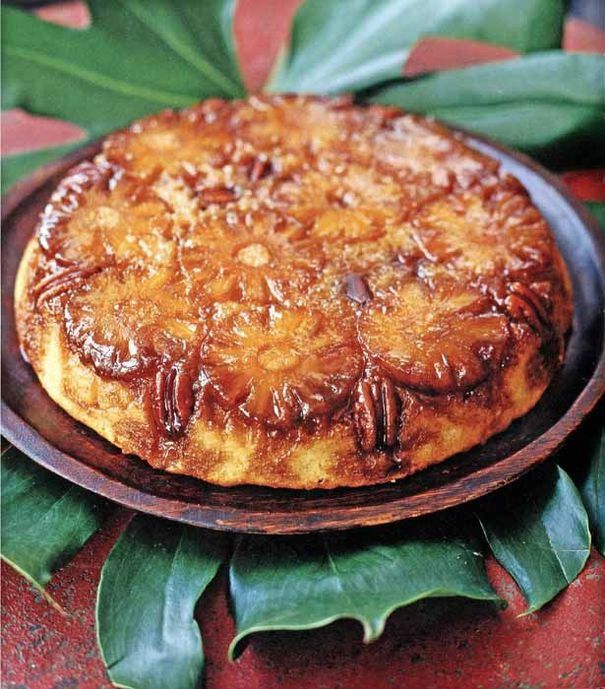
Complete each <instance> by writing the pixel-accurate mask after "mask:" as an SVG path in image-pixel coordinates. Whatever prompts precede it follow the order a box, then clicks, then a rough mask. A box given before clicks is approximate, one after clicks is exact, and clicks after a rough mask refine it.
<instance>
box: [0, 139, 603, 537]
mask: <svg viewBox="0 0 605 689" xmlns="http://www.w3.org/2000/svg"><path fill="white" fill-rule="evenodd" d="M450 129H452V130H454V131H458V132H460V134H461V135H462V136H463V137H464V139H465V142H466V143H468V144H470V145H471V146H474V147H475V148H478V149H480V150H483V151H485V152H486V153H487V154H489V152H490V150H491V151H494V150H495V151H497V152H500V153H502V154H504V155H505V156H507V157H509V158H511V159H513V160H514V161H516V162H517V163H520V164H521V165H522V166H523V167H526V168H528V169H529V170H531V171H532V172H533V173H535V174H537V175H538V176H539V177H541V178H542V179H543V180H544V181H546V182H547V184H548V185H549V186H551V187H554V189H555V190H556V191H557V192H558V193H559V194H560V195H561V196H562V197H563V198H564V200H565V201H566V203H567V204H568V205H569V206H570V207H571V209H572V211H573V212H574V213H575V214H576V215H577V216H578V217H579V219H580V221H581V224H582V226H583V228H584V230H586V231H587V232H588V234H589V236H590V238H591V240H592V243H593V245H594V248H595V252H596V255H595V257H594V259H595V264H596V267H597V270H598V273H599V277H600V281H601V289H602V290H603V292H604V293H605V244H604V242H603V238H602V236H601V233H600V228H599V226H598V224H597V222H596V220H595V219H594V218H593V217H592V216H591V215H590V213H589V212H588V211H587V210H586V208H585V207H584V205H583V204H582V203H581V202H579V201H578V200H576V199H575V198H574V197H573V196H572V195H571V194H570V192H569V191H568V190H567V188H566V187H565V185H564V184H563V183H562V182H561V181H560V180H559V179H558V178H557V177H556V176H555V175H553V174H552V173H550V172H548V171H547V170H545V169H544V168H543V167H542V166H541V165H539V164H538V163H536V162H535V161H534V160H532V159H531V158H529V157H528V156H526V155H524V154H522V153H519V152H517V151H511V150H510V149H508V148H506V147H504V146H501V145H500V144H498V143H496V142H494V141H492V140H490V139H489V138H487V137H483V136H479V135H476V134H473V133H469V132H467V131H465V130H462V129H459V128H455V127H451V126H450ZM99 146H100V141H93V142H91V143H89V144H87V145H85V146H83V147H81V148H79V149H76V150H75V151H72V152H71V153H69V154H68V155H66V156H63V157H62V158H60V159H58V160H57V161H55V162H52V163H49V164H47V165H44V166H42V167H40V168H39V169H38V170H36V171H35V172H34V173H32V174H31V175H30V176H28V177H27V178H25V179H24V180H22V181H20V182H18V183H16V184H15V185H14V186H13V187H12V189H11V191H10V193H9V194H8V195H6V196H5V197H3V199H2V201H3V203H2V222H4V221H5V220H6V219H7V218H8V217H9V216H10V215H11V214H12V213H13V212H14V211H15V210H16V209H17V208H18V207H19V206H20V205H21V204H22V203H23V202H24V201H26V200H27V198H28V197H29V196H31V195H32V194H33V193H35V192H36V191H37V190H38V189H39V188H40V187H41V186H43V185H44V184H45V183H46V182H47V181H48V178H49V177H51V176H52V175H53V174H54V173H55V172H57V171H59V170H61V169H65V167H66V166H68V165H70V164H75V163H76V162H79V161H80V160H84V159H86V158H89V157H91V156H93V155H94V154H95V153H96V152H97V151H98V149H99ZM604 394H605V339H604V343H603V347H602V349H601V352H600V354H599V357H598V360H597V362H596V364H595V367H594V370H593V373H592V376H591V377H590V379H589V380H588V381H587V382H586V384H585V385H584V387H583V389H582V390H581V392H580V393H579V394H578V396H577V397H576V399H575V400H574V402H573V403H572V404H571V406H570V407H569V408H568V409H567V411H566V412H565V413H564V414H563V416H561V418H560V419H559V420H558V421H557V422H556V423H555V424H553V425H552V426H551V427H550V428H548V429H547V430H546V431H545V432H544V433H542V434H541V435H540V436H538V437H536V438H534V439H533V440H531V441H530V442H529V443H528V444H527V445H525V446H523V447H522V448H520V449H519V450H517V451H516V452H513V453H512V454H510V455H508V456H507V457H504V458H502V459H500V460H498V461H497V462H496V463H492V464H489V465H487V466H485V467H481V468H479V469H477V470H476V471H474V472H473V473H471V474H468V475H465V476H462V477H460V478H458V479H455V480H454V481H452V482H450V483H447V484H444V485H441V486H438V487H436V488H433V489H431V498H432V501H431V504H430V505H429V504H427V495H426V491H421V492H420V493H416V494H412V495H403V496H401V497H399V498H397V497H395V498H393V499H391V500H389V501H388V502H387V503H380V504H368V505H340V504H338V501H334V504H333V505H330V506H329V508H327V509H326V508H311V509H308V510H307V511H306V512H304V513H300V512H297V513H292V512H287V511H284V512H279V511H272V512H270V513H269V512H267V511H265V510H258V509H255V507H254V506H253V505H245V506H242V507H238V506H237V505H231V506H229V508H228V509H225V510H220V509H218V508H217V507H216V506H215V505H205V504H203V503H202V502H200V503H191V502H187V501H185V500H178V499H171V498H166V497H162V496H158V495H154V494H152V493H149V492H146V491H144V490H141V489H139V488H136V487H134V486H128V485H125V484H124V483H122V482H121V481H120V480H119V479H117V478H114V477H112V476H108V475H107V474H105V473H104V472H102V471H100V470H98V469H96V468H94V467H92V466H90V465H88V464H86V463H85V462H83V461H81V460H79V459H78V458H77V457H76V456H74V455H70V454H67V453H65V452H63V451H61V450H59V449H58V448H56V447H55V446H54V445H53V444H52V443H51V442H49V441H48V440H46V439H45V438H44V437H43V436H42V435H41V434H40V433H39V432H38V431H37V430H36V429H35V428H34V427H32V426H31V425H30V424H29V423H27V422H26V421H25V420H24V419H22V418H21V417H20V416H18V414H16V413H15V411H13V409H12V408H11V407H10V406H9V405H8V404H7V402H6V401H5V399H4V386H3V392H2V402H1V405H0V413H1V416H2V419H1V428H2V434H3V435H4V436H5V437H6V438H7V440H8V441H9V442H11V443H12V444H13V445H15V447H17V448H18V449H20V450H21V451H22V452H24V453H25V454H26V455H27V456H28V457H30V458H31V459H33V460H34V461H36V462H37V463H38V464H40V465H41V466H43V467H45V468H47V469H49V470H51V471H53V472H54V473H56V474H58V475H59V476H62V477H63V478H65V479H67V480H69V481H71V482H72V483H75V484H77V485H79V486H81V487H82V488H85V489H88V490H90V491H92V492H94V493H96V494H98V495H101V496H103V497H106V498H109V499H110V500H113V501H115V502H117V503H119V504H121V505H124V506H125V507H129V508H131V509H134V510H138V511H141V512H147V513H149V514H152V515H156V516H159V517H164V518H168V519H173V520H177V521H181V522H184V523H187V524H191V525H193V526H201V527H205V528H210V529H215V530H220V531H232V532H243V533H273V534H297V533H308V532H311V531H326V530H344V529H350V528H354V527H359V526H375V525H380V524H386V523H391V522H395V521H401V520H403V519H408V518H413V517H418V516H421V515H424V514H428V513H432V512H437V511H441V510H443V509H447V508H449V507H453V506H455V505H459V504H463V503H466V502H468V501H470V500H474V499H476V498H478V497H481V496H483V495H485V494H487V493H490V492H492V491H494V490H497V489H498V488H501V487H502V486H504V485H506V484H508V483H510V482H511V481H514V480H516V479H517V478H519V477H520V476H521V475H522V474H524V473H525V472H527V471H529V470H530V469H531V468H533V467H535V466H536V465H538V464H540V463H541V462H543V461H544V460H546V459H547V458H548V457H549V456H550V455H551V454H552V453H553V452H555V451H556V450H557V449H558V448H559V447H560V446H561V445H562V444H563V443H564V442H565V440H566V439H567V438H568V437H569V435H570V434H572V433H573V432H574V431H575V430H576V429H577V428H578V427H579V426H580V424H581V423H582V421H583V420H584V419H585V418H586V417H587V416H588V415H589V414H590V413H591V411H592V410H593V409H594V408H595V406H596V405H597V403H598V402H599V401H600V399H601V398H602V397H603V395H604ZM73 422H74V424H77V423H78V422H76V421H75V420H74V421H73ZM496 465H497V466H498V469H499V471H498V472H496V475H493V474H494V467H495V466H496ZM150 470H151V468H150ZM199 484H200V486H201V487H203V486H204V485H207V484H204V482H202V481H199ZM247 488H248V489H249V491H250V494H251V495H252V496H253V494H254V491H255V490H257V488H256V487H255V486H249V487H247ZM375 488H378V486H368V487H366V488H362V489H359V488H357V489H352V490H356V491H359V490H363V491H368V493H370V492H371V491H372V490H374V489H375ZM223 490H226V491H228V490H229V489H228V488H225V489H223ZM345 490H346V489H345ZM286 492H288V491H286ZM290 492H292V493H294V492H296V493H301V491H290ZM325 492H326V494H327V498H326V499H327V500H328V501H329V492H328V491H325ZM454 493H455V495H454ZM201 497H202V498H203V492H202V493H201Z"/></svg>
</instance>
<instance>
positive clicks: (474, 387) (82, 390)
mask: <svg viewBox="0 0 605 689" xmlns="http://www.w3.org/2000/svg"><path fill="white" fill-rule="evenodd" d="M15 300H16V301H15V303H16V317H17V325H18V332H19V337H20V341H21V345H22V349H23V352H24V354H25V355H26V357H27V359H28V360H29V362H30V363H31V366H32V367H33V369H34V371H35V373H36V374H37V376H38V378H39V380H40V383H41V384H42V386H43V387H44V389H45V390H46V392H47V393H48V394H49V395H50V397H51V398H52V399H53V400H54V401H55V402H56V403H57V404H58V405H59V406H60V407H62V408H63V409H64V410H65V411H66V412H67V413H68V414H70V415H71V416H72V417H74V418H75V419H77V420H78V421H80V422H81V423H83V424H85V425H86V426H87V427H89V428H90V429H93V430H94V431H96V432H97V433H98V434H100V435H101V436H103V437H104V438H106V439H108V440H109V441H111V442H112V443H114V444H115V445H117V446H118V447H119V448H120V449H121V450H122V451H123V452H125V453H129V454H134V455H137V456H138V457H139V458H141V459H142V460H145V461H147V462H148V463H149V464H151V465H152V466H153V467H154V468H156V469H158V470H163V471H166V472H174V473H179V474H186V475H190V476H194V477H197V478H199V479H203V480H205V481H208V482H211V483H214V484H219V485H223V486H231V485H237V484H255V485H262V486H269V487H285V488H297V489H312V488H335V487H344V486H360V485H370V484H377V483H383V482H386V481H393V480H397V479H402V478H404V477H405V476H408V475H410V474H412V473H414V472H417V471H419V470H421V469H424V468H425V467H427V466H429V465H431V464H435V463H437V462H441V461H444V460H446V459H447V458H449V457H451V456H452V455H455V454H458V453H461V452H464V451H465V450H468V449H469V448H472V447H473V446H475V445H477V444H480V443H483V442H485V441H486V440H487V439H488V438H490V437H492V436H493V435H495V434H497V433H499V432H501V431H502V430H504V429H505V428H507V427H508V426H509V425H510V423H511V422H512V421H513V420H514V419H516V418H518V417H520V416H522V415H524V414H526V413H527V412H528V411H529V410H530V409H531V408H532V407H533V406H534V405H535V404H536V403H537V401H538V400H539V399H540V397H541V396H542V394H543V392H544V391H545V389H546V388H547V386H548V385H549V383H550V382H551V380H552V378H553V376H554V374H555V373H556V371H557V368H558V367H559V365H560V363H561V361H562V360H563V357H564V351H565V336H566V333H567V331H568V330H569V327H570V322H571V314H572V303H571V289H570V281H569V278H568V275H567V272H566V268H565V265H564V263H563V260H562V258H561V256H560V254H559V251H558V249H557V247H556V244H555V241H554V239H553V237H552V235H551V233H550V231H549V228H548V225H547V223H546V221H545V220H544V218H543V217H542V216H541V214H540V212H539V211H538V210H537V209H536V207H535V206H534V205H533V204H532V201H531V199H530V198H529V195H528V193H527V192H526V190H525V189H524V188H523V186H522V185H521V184H520V183H519V182H518V181H517V180H516V179H515V178H514V177H512V176H511V175H509V174H507V173H506V172H504V171H502V170H501V169H500V166H499V164H498V162H497V161H495V160H493V159H491V158H489V157H487V156H485V155H483V154H482V153H480V152H478V151H476V150H474V149H473V148H471V147H470V146H469V145H467V144H466V143H465V141H464V138H463V137H462V136H461V135H460V134H458V133H455V132H453V131H451V130H449V129H447V128H446V127H444V126H442V125H440V124H438V123H436V122H434V121H432V120H430V119H425V118H422V117H419V116H415V115H411V114H407V113H405V112H403V111H401V110H399V109H397V108H393V107H390V106H388V107H386V106H377V105H372V106H363V105H357V104H355V103H354V102H353V101H352V100H351V99H350V98H348V97H338V98H319V97H311V96H296V95H292V96H251V97H249V98H248V99H246V100H242V101H223V100H219V99H211V100H206V101H204V102H202V103H199V104H197V105H194V106H192V107H190V108H187V109H185V110H181V111H166V112H162V113H159V114H158V115H154V116H151V117H148V118H146V119H143V120H141V121H138V122H135V123H134V124H132V125H131V126H130V127H129V128H127V129H125V130H123V131H119V132H117V133H114V134H111V135H110V136H108V137H107V139H106V140H105V141H104V142H103V145H102V149H101V151H100V153H99V154H98V155H97V156H96V157H95V158H94V159H93V160H90V161H85V162H82V163H80V164H79V165H77V166H76V167H74V168H73V169H71V170H70V171H69V172H68V173H67V174H66V176H65V177H64V179H63V180H62V181H61V183H60V184H59V186H58V187H57V189H56V190H55V192H54V193H53V194H52V196H51V198H50V200H49V202H48V204H47V205H46V207H45V209H44V211H43V213H42V214H41V217H40V221H39V224H38V226H37V229H36V233H35V236H34V237H33V238H32V239H31V241H30V243H29V244H28V246H27V249H26V251H25V253H24V256H23V259H22V262H21V266H20V269H19V274H18V277H17V284H16V294H15Z"/></svg>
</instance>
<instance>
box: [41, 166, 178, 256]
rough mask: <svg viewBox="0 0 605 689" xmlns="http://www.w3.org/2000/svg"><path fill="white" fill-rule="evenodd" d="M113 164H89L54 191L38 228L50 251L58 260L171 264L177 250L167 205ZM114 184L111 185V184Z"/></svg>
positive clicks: (77, 169)
mask: <svg viewBox="0 0 605 689" xmlns="http://www.w3.org/2000/svg"><path fill="white" fill-rule="evenodd" d="M113 172H114V171H113V170H112V168H110V167H108V166H107V165H105V164H103V165H100V164H99V165H98V164H94V163H83V164H81V165H78V166H77V167H76V168H74V169H73V170H72V171H71V173H70V175H69V176H68V177H67V178H66V179H65V180H64V181H63V183H62V184H61V185H60V187H59V188H58V189H57V191H56V192H55V193H54V194H53V197H52V199H51V201H52V202H51V203H50V204H49V205H48V206H47V207H46V208H45V210H44V213H43V215H42V218H41V221H40V225H39V227H38V241H39V243H40V246H41V247H42V249H43V251H44V252H45V254H46V255H47V256H48V257H50V258H54V259H55V260H56V261H57V262H58V263H60V264H63V265H69V264H73V263H77V264H79V265H85V266H95V265H103V264H107V263H115V262H133V261H136V262H138V263H141V264H149V263H155V264H161V263H165V262H166V261H167V260H169V259H170V257H172V255H173V251H174V245H173V242H172V240H171V229H172V222H171V220H170V217H169V215H168V213H167V210H166V204H165V203H164V202H163V201H162V200H161V199H160V198H159V197H157V196H156V195H155V194H153V193H152V192H150V191H149V190H148V189H141V188H140V187H139V186H138V184H137V183H136V182H134V181H133V180H132V179H127V178H122V179H119V180H118V179H113V178H112V174H113ZM110 187H111V189H110Z"/></svg>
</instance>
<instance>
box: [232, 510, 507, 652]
mask: <svg viewBox="0 0 605 689" xmlns="http://www.w3.org/2000/svg"><path fill="white" fill-rule="evenodd" d="M433 524H435V522H434V521H433ZM462 533H463V532H458V530H457V528H451V529H448V531H447V532H443V531H441V530H439V529H437V528H436V527H433V528H429V527H427V526H424V527H422V526H421V525H420V524H418V523H414V522H412V523H411V524H409V525H407V526H406V527H403V526H399V527H397V529H395V530H392V529H391V530H389V531H385V530H380V531H370V532H360V531H356V532H351V533H348V534H344V535H330V536H324V535H319V536H316V537H309V538H300V537H299V538H275V537H273V538H263V537H255V538H246V539H242V540H240V541H239V543H238V546H237V548H236V550H235V553H234V556H233V558H232V561H231V569H230V588H231V597H232V601H233V606H234V612H235V621H236V626H237V636H236V637H235V639H234V640H233V642H232V644H231V647H230V654H231V655H232V656H233V655H234V654H235V653H236V651H237V647H238V644H239V642H240V641H241V640H242V639H244V637H246V636H248V635H249V634H252V633H253V632H260V631H269V630H276V629H313V628H315V627H320V626H323V625H326V624H329V623H330V622H333V621H334V620H337V619H340V618H351V619H355V620H358V621H359V622H361V624H362V625H363V630H364V639H365V641H371V640H373V639H376V638H377V637H378V636H380V634H381V633H382V631H383V629H384V625H385V622H386V620H387V618H388V616H389V615H390V614H391V613H392V612H393V611H394V610H395V609H397V608H399V607H401V606H404V605H409V604H410V603H413V602H415V601H417V600H420V599H421V598H426V597H429V596H466V597H468V598H475V599H481V600H498V599H497V596H496V594H495V593H494V591H493V590H492V589H491V587H490V585H489V583H488V581H487V579H486V577H485V572H484V569H483V559H482V556H481V554H480V553H479V552H477V549H476V545H475V543H474V542H473V540H472V538H470V537H469V538H465V537H464V535H462Z"/></svg>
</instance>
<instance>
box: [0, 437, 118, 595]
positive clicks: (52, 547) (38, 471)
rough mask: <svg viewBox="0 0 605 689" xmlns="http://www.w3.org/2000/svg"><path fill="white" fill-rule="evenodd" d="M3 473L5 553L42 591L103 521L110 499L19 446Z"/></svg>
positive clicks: (9, 453)
mask: <svg viewBox="0 0 605 689" xmlns="http://www.w3.org/2000/svg"><path fill="white" fill-rule="evenodd" d="M1 477H2V509H1V513H2V528H1V532H2V547H1V551H2V558H3V559H4V560H6V561H7V562H8V563H9V564H10V565H12V566H13V567H14V568H15V569H16V570H17V571H19V572H20V573H21V574H22V575H23V576H25V577H26V578H27V579H29V580H30V581H31V582H32V583H33V584H34V585H35V586H37V587H38V588H39V589H41V590H42V589H44V587H45V586H46V584H47V583H48V582H49V580H50V578H51V577H52V575H53V574H54V573H55V572H56V571H57V570H58V569H60V568H61V567H62V566H63V565H65V564H66V563H67V562H68V561H69V560H71V558H72V557H73V556H74V555H75V554H76V553H77V552H78V551H79V550H80V549H81V548H82V546H83V545H84V543H85V542H86V541H87V540H88V539H89V538H90V537H91V536H92V534H93V533H95V531H97V529H98V528H99V527H100V526H101V523H102V522H103V519H104V518H105V516H106V510H105V502H104V501H103V500H101V499H99V498H96V497H95V496H93V495H92V493H88V492H87V491H84V490H82V489H81V488H78V487H77V486H74V485H72V484H71V483H68V482H67V481H64V480H63V479H61V478H59V477H58V476H55V475H54V474H51V473H50V472H48V471H46V470H45V469H42V467H39V466H38V465H37V464H35V463H34V462H32V460H31V459H28V458H27V457H26V456H25V455H24V454H22V453H21V452H19V450H17V449H16V448H14V447H10V448H9V449H7V450H5V452H3V454H2V460H1Z"/></svg>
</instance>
